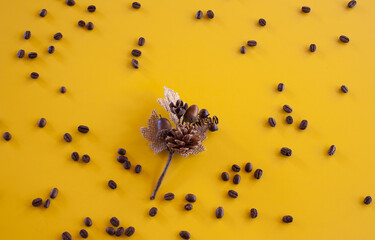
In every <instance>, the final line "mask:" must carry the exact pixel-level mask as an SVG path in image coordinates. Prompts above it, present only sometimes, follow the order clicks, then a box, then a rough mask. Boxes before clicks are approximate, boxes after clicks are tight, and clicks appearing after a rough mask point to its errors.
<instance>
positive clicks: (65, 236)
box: [61, 232, 72, 240]
mask: <svg viewBox="0 0 375 240" xmlns="http://www.w3.org/2000/svg"><path fill="white" fill-rule="evenodd" d="M61 237H62V239H63V240H72V235H70V233H68V232H63V233H62V234H61Z"/></svg>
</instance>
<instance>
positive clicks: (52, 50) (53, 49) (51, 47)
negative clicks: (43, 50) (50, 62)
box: [47, 46, 55, 54]
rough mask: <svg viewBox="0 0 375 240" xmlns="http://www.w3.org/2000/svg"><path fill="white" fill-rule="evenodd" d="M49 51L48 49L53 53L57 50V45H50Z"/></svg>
mask: <svg viewBox="0 0 375 240" xmlns="http://www.w3.org/2000/svg"><path fill="white" fill-rule="evenodd" d="M47 51H48V53H50V54H52V53H54V52H55V47H54V46H49V47H48V50H47Z"/></svg>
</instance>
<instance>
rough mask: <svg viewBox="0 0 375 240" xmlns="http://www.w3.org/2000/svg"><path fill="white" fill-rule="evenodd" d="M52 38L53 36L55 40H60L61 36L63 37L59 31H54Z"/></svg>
mask: <svg viewBox="0 0 375 240" xmlns="http://www.w3.org/2000/svg"><path fill="white" fill-rule="evenodd" d="M53 38H54V39H55V40H60V39H61V38H63V35H62V34H61V33H60V32H58V33H56V34H55V35H53Z"/></svg>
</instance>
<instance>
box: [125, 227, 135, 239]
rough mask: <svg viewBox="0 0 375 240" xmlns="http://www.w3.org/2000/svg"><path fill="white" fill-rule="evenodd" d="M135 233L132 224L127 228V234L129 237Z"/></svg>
mask: <svg viewBox="0 0 375 240" xmlns="http://www.w3.org/2000/svg"><path fill="white" fill-rule="evenodd" d="M134 233H135V228H134V227H131V226H130V227H128V228H127V229H126V230H125V235H126V236H128V237H130V236H132V235H133V234H134Z"/></svg>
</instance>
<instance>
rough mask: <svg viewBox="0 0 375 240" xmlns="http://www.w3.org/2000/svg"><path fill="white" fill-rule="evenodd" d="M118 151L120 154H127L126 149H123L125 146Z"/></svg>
mask: <svg viewBox="0 0 375 240" xmlns="http://www.w3.org/2000/svg"><path fill="white" fill-rule="evenodd" d="M117 153H118V154H120V155H125V154H126V150H125V149H123V148H119V149H118V150H117Z"/></svg>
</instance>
